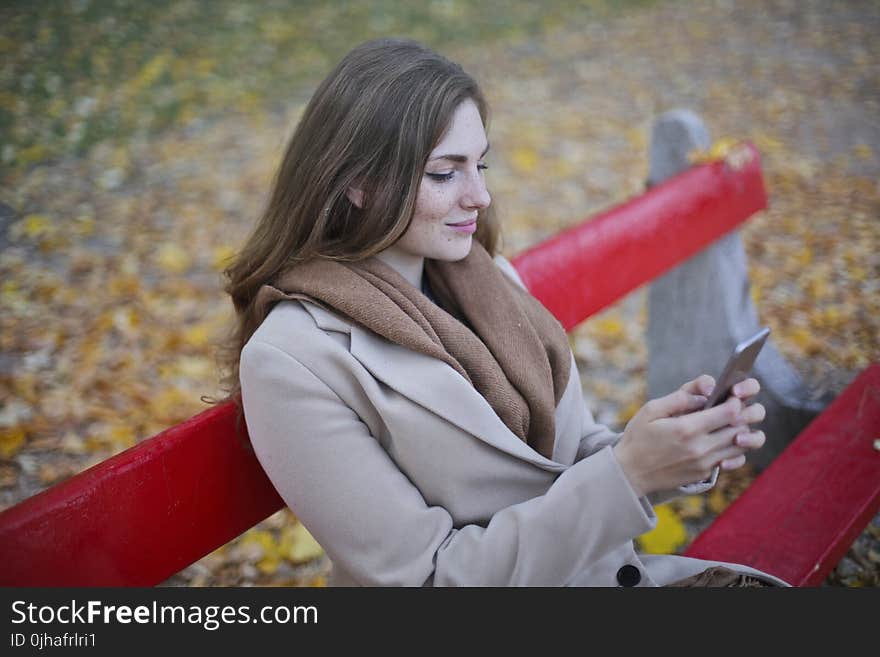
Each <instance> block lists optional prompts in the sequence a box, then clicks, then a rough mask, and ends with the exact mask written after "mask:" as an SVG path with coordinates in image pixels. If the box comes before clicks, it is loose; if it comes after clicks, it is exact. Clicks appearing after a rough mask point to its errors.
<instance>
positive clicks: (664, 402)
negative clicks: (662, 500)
mask: <svg viewBox="0 0 880 657" xmlns="http://www.w3.org/2000/svg"><path fill="white" fill-rule="evenodd" d="M711 383H712V380H711V377H708V376H705V375H704V376H702V377H698V378H696V379H694V380H693V381H689V382H688V383H686V384H684V385H683V386H682V387H681V388H680V389H678V390H676V391H675V392H673V393H671V394H669V395H667V396H665V397H660V398H659V399H653V400H651V401H649V402H648V403H647V404H645V405H644V406H642V408H641V409H639V411H638V412H637V413H636V414H635V416H633V418H632V419H631V420H630V421H629V423H628V424H627V425H626V429H625V430H624V432H623V436H622V437H621V439H620V440H619V441H618V442H617V444H616V445H615V446H614V453H615V456H616V458H617V460H618V462H619V463H620V466H621V468H623V471H624V473H625V474H626V476H627V478H628V479H629V482H630V484H631V485H632V487H633V488H634V489H635V491H636V493H637V494H638V495H640V496H641V495H648V494H649V493H653V492H656V491H660V490H669V489H673V488H677V487H679V486H683V485H685V484H690V483H693V482H697V481H702V480H704V479H707V478H708V477H709V476H710V475H711V473H712V469H713V468H714V467H715V466H716V465H719V464H721V463H722V462H725V463H734V464H738V465H741V464H742V463H741V462H742V459H741V458H740V457H741V456H742V455H743V454H744V453H745V452H746V451H747V450H748V449H752V448H755V447H760V445H761V444H763V442H764V441H763V435H757V434H756V435H755V436H754V440H752V439H751V438H752V436H749V440H743V439H742V436H743V435H744V434H748V433H749V428H748V425H749V424H750V423H755V422H760V421H761V420H762V419H764V407H763V406H761V405H760V404H752V405H750V406H743V403H742V401H741V400H740V399H739V398H738V397H735V396H731V398H730V399H728V400H727V401H726V402H724V403H723V404H720V405H718V406H715V407H713V408H709V409H706V410H699V409H700V408H702V407H703V406H704V405H705V403H706V397H705V396H703V395H700V394H695V393H696V392H699V391H703V390H707V389H709V390H710V389H711ZM757 433H758V434H760V432H757ZM737 436H740V437H741V439H739V440H735V439H736V438H737Z"/></svg>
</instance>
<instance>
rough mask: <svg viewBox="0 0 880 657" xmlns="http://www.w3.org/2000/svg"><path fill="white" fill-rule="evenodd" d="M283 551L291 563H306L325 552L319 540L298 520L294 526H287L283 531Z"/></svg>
mask: <svg viewBox="0 0 880 657" xmlns="http://www.w3.org/2000/svg"><path fill="white" fill-rule="evenodd" d="M281 552H282V554H284V556H285V557H286V558H287V559H288V560H289V561H290V562H291V563H295V564H296V563H304V562H306V561H311V560H313V559H317V558H318V557H320V556H321V555H323V554H324V548H322V547H321V546H320V545H319V544H318V541H316V540H315V539H314V537H313V536H312V535H311V534H310V533H309V531H308V530H307V529H306V528H305V526H304V525H303V524H302V523H301V522H298V523H296V524H295V525H293V526H292V527H290V526H288V527H285V528H284V529H283V530H282V532H281Z"/></svg>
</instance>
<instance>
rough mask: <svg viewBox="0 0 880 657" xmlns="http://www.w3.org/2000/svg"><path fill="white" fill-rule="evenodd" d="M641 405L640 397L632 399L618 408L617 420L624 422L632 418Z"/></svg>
mask: <svg viewBox="0 0 880 657" xmlns="http://www.w3.org/2000/svg"><path fill="white" fill-rule="evenodd" d="M641 407H642V402H641V400H640V399H634V400H632V401H631V402H629V403H628V404H627V405H626V406H624V407H623V408H621V409H620V411H619V412H618V414H617V418H618V421H619V422H620V423H621V424H626V423H627V422H629V421H630V420H631V419H632V416H633V415H635V414H636V413H637V412H638V410H639V409H640V408H641Z"/></svg>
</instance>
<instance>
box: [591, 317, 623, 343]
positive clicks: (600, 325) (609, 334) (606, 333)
mask: <svg viewBox="0 0 880 657" xmlns="http://www.w3.org/2000/svg"><path fill="white" fill-rule="evenodd" d="M593 330H594V331H595V332H596V333H597V334H599V335H600V336H602V337H605V338H620V337H622V336H623V331H624V328H623V322H622V321H621V320H620V317H618V316H617V315H611V316H609V317H603V318H601V319H597V320H596V321H595V322H593Z"/></svg>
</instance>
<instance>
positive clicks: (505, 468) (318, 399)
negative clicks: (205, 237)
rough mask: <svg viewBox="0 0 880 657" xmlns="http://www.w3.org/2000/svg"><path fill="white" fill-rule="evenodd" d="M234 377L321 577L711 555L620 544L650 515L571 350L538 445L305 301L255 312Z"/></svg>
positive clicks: (698, 487)
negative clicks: (591, 405) (308, 536)
mask: <svg viewBox="0 0 880 657" xmlns="http://www.w3.org/2000/svg"><path fill="white" fill-rule="evenodd" d="M496 262H498V264H499V266H500V267H501V269H502V270H503V271H505V272H506V273H507V274H508V275H510V276H511V277H512V278H514V279H515V280H517V282H519V283H520V284H522V281H520V280H519V277H518V276H517V275H516V271H515V270H514V269H513V267H512V266H511V265H510V263H508V262H507V261H506V260H504V259H503V258H500V257H498V258H496ZM572 358H573V357H572ZM241 387H242V397H243V403H244V409H245V418H246V421H247V426H248V430H249V433H250V436H251V440H252V442H253V446H254V450H255V451H256V455H257V458H258V459H259V461H260V463H261V464H262V466H263V468H264V469H265V470H266V473H267V474H268V476H269V478H270V480H271V481H272V482H273V484H274V485H275V487H276V488H277V489H278V492H279V493H280V494H281V496H282V498H283V499H284V501H285V502H286V503H287V504H288V505H289V506H290V508H291V509H292V510H293V511H294V513H296V515H297V517H298V518H299V519H300V520H301V521H302V522H303V524H304V525H305V526H306V527H307V528H308V529H309V531H310V532H311V533H312V534H313V535H314V537H315V538H316V539H317V540H318V542H319V543H320V544H321V545H322V546H323V547H324V549H325V550H326V552H327V554H328V556H329V557H330V558H331V560H332V561H333V566H334V568H333V573H334V576H333V583H334V584H336V585H342V586H356V585H364V586H368V585H379V586H419V585H433V586H469V585H473V586H618V585H619V584H620V582H621V581H622V582H625V583H626V584H628V585H631V584H636V585H637V586H655V585H663V584H667V583H670V582H673V581H676V580H679V579H682V578H684V577H688V576H690V575H693V574H695V573H697V572H700V571H702V570H703V569H705V568H707V567H708V566H710V565H715V563H714V562H706V561H697V560H694V559H688V558H684V557H677V556H667V555H659V556H658V555H642V556H640V555H637V554H636V552H635V550H634V546H633V542H632V541H633V539H634V538H635V537H637V536H639V535H640V534H643V533H645V532H647V531H649V530H651V529H652V528H653V527H654V526H655V524H656V522H657V518H656V516H655V514H654V511H653V509H652V506H651V502H650V501H649V500H648V498H645V497H641V498H640V497H637V496H636V494H635V492H634V491H633V489H632V487H631V486H630V484H629V482H628V480H627V478H626V476H625V475H624V473H623V471H622V470H621V468H620V466H619V465H618V462H617V460H616V459H615V457H614V453H613V451H612V449H611V446H612V445H613V444H614V443H615V441H616V440H617V439H618V438H619V434H617V433H614V432H612V431H611V430H609V429H608V428H607V427H605V426H603V425H600V424H597V423H595V422H594V421H593V417H592V415H591V414H590V412H589V410H587V408H586V407H585V404H584V401H583V397H582V392H581V383H580V378H579V375H578V370H577V368H576V367H575V365H574V363H572V367H571V378H570V380H569V384H568V387H567V389H566V391H565V394H564V395H563V397H562V399H561V400H560V402H559V404H558V406H557V409H556V442H555V447H554V450H553V458H552V459H547V458H545V457H543V456H541V455H540V454H538V453H537V452H536V451H534V450H533V449H532V448H531V447H529V446H528V445H527V444H525V443H524V442H523V441H521V440H520V439H519V438H517V437H516V436H515V435H514V434H513V433H512V432H511V431H510V430H509V429H508V428H507V427H506V426H505V425H504V423H503V422H502V421H501V420H500V419H499V418H498V416H497V415H496V414H495V412H494V411H493V410H492V408H491V407H490V406H489V404H488V403H487V402H486V400H485V399H484V398H483V397H482V396H481V395H480V394H479V393H478V392H477V391H476V390H475V389H474V388H473V387H472V386H471V385H470V384H469V383H468V382H467V381H465V379H464V378H462V377H461V376H460V375H459V374H458V373H457V372H456V371H455V370H453V369H452V368H451V367H450V366H448V365H447V364H445V363H443V362H442V361H440V360H437V359H434V358H431V357H429V356H426V355H423V354H421V353H416V352H414V351H411V350H408V349H405V348H403V347H400V346H398V345H396V344H392V343H390V342H388V341H387V340H385V339H383V338H381V337H379V336H377V335H376V334H374V333H372V332H370V331H368V330H366V329H364V328H362V327H360V326H358V325H357V324H353V323H351V322H349V321H346V320H345V319H344V318H342V317H340V316H339V315H337V314H335V313H331V312H328V311H327V310H324V309H322V308H320V307H318V306H316V305H315V304H313V303H310V302H308V301H302V300H291V301H283V302H281V303H279V304H277V305H276V306H275V308H274V309H273V310H272V311H271V312H270V314H269V315H268V317H267V318H266V320H265V321H264V322H263V323H262V325H261V326H260V327H259V329H258V330H257V331H256V332H255V333H254V335H253V337H252V338H251V339H250V341H249V342H248V343H247V345H246V346H245V348H244V350H243V351H242V354H241ZM712 483H714V481H713V482H711V483H702V484H695V485H693V486H691V487H686V488H687V490H682V491H675V492H674V493H675V494H678V493H679V492H701V491H703V490H706V489H708V488H710V487H711V486H712ZM669 496H670V495H663V496H656V497H652V500H651V501H654V502H656V501H658V500H659V499H660V498H664V497H669ZM725 565H730V564H725ZM626 566H630V567H628V568H627V567H626ZM735 568H736V569H738V570H740V571H742V572H748V573H751V574H761V573H758V572H757V571H754V570H752V569H748V568H744V567H741V566H735ZM634 569H635V570H634ZM765 577H766V578H768V579H772V580H773V581H775V582H777V583H782V582H780V581H779V580H777V579H775V578H773V577H771V576H769V575H765ZM636 580H637V581H636Z"/></svg>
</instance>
